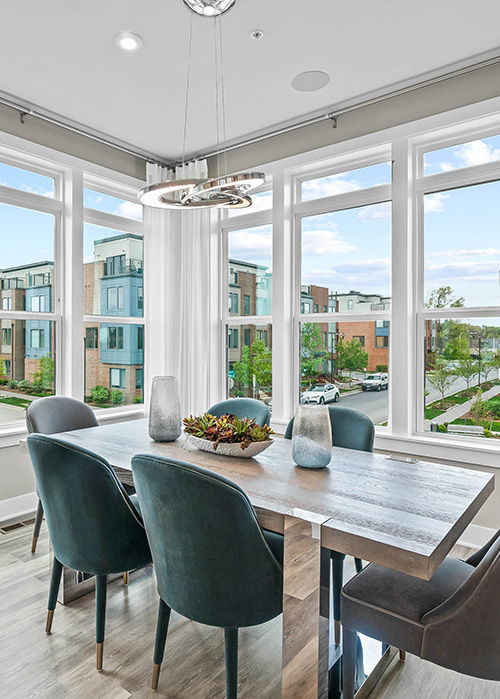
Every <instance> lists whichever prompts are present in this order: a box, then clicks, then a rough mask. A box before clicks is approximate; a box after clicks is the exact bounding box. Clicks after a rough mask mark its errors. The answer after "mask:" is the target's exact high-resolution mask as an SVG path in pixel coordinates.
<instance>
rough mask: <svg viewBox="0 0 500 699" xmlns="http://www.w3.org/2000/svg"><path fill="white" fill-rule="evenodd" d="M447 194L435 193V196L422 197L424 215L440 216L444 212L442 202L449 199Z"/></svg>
mask: <svg viewBox="0 0 500 699" xmlns="http://www.w3.org/2000/svg"><path fill="white" fill-rule="evenodd" d="M449 198H450V195H449V194H443V192H436V193H435V194H428V195H427V196H426V197H424V212H425V213H426V214H429V213H436V214H440V213H441V212H442V211H444V202H445V201H446V199H449Z"/></svg>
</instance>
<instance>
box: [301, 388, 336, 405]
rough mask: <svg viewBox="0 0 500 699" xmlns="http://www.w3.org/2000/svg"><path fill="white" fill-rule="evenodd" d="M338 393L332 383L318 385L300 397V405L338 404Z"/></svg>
mask: <svg viewBox="0 0 500 699" xmlns="http://www.w3.org/2000/svg"><path fill="white" fill-rule="evenodd" d="M339 399H340V391H339V389H338V388H337V386H335V385H334V384H333V383H318V384H316V386H313V387H312V388H308V389H307V391H304V393H303V394H302V396H301V399H300V402H301V403H321V404H322V405H323V404H324V403H332V402H333V403H338V401H339Z"/></svg>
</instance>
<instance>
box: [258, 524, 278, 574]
mask: <svg viewBox="0 0 500 699" xmlns="http://www.w3.org/2000/svg"><path fill="white" fill-rule="evenodd" d="M262 533H263V534H264V538H265V540H266V541H267V545H268V546H269V548H270V549H271V553H272V554H273V555H274V557H275V558H276V560H277V561H278V563H279V564H280V566H281V567H283V535H282V534H276V533H275V532H270V531H268V530H267V529H263V530H262Z"/></svg>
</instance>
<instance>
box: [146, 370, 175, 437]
mask: <svg viewBox="0 0 500 699" xmlns="http://www.w3.org/2000/svg"><path fill="white" fill-rule="evenodd" d="M181 432H182V418H181V404H180V400H179V384H178V383H177V379H176V378H175V376H155V377H154V379H153V385H152V387H151V402H150V405H149V436H150V437H151V439H154V441H155V442H174V441H175V440H176V439H178V438H179V437H180V436H181Z"/></svg>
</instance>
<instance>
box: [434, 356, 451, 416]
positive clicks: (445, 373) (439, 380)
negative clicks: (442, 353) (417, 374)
mask: <svg viewBox="0 0 500 699" xmlns="http://www.w3.org/2000/svg"><path fill="white" fill-rule="evenodd" d="M427 379H428V381H429V383H430V385H431V386H432V387H433V388H435V389H436V391H439V393H440V394H441V407H442V408H443V410H444V407H445V402H444V399H445V393H446V391H447V390H448V389H449V388H450V387H451V386H452V384H453V381H454V380H455V376H454V373H453V369H450V368H449V367H448V365H447V363H446V362H443V361H442V360H441V361H438V362H437V363H436V368H435V369H433V370H432V371H429V372H428V374H427Z"/></svg>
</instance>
